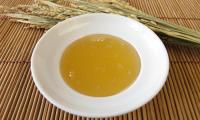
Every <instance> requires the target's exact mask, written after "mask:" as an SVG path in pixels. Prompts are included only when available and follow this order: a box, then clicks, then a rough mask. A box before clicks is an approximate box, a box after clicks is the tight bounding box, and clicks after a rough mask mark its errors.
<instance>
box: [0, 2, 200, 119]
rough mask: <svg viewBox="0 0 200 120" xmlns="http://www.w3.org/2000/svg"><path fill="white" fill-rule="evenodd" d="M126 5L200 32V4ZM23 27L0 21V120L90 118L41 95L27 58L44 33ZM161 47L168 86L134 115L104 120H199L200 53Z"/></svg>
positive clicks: (140, 3) (150, 3)
mask: <svg viewBox="0 0 200 120" xmlns="http://www.w3.org/2000/svg"><path fill="white" fill-rule="evenodd" d="M129 2H130V3H131V4H132V5H133V6H135V7H136V8H138V9H140V10H143V11H145V12H147V13H149V14H152V15H154V16H157V17H160V18H162V19H165V20H168V21H170V22H174V23H177V24H180V25H184V26H187V27H189V28H192V29H196V30H200V0H143V1H142V0H130V1H129ZM30 3H32V1H28V0H0V5H8V6H14V5H17V4H30ZM25 26H27V25H26V24H21V23H12V22H9V21H8V20H7V19H5V18H1V19H0V120H14V119H17V120H18V119H24V120H28V119H30V120H35V119H38V120H41V119H48V120H49V119H51V120H53V119H57V120H58V119H59V120H63V119H65V120H71V119H72V120H83V119H84V120H94V119H93V118H85V117H81V116H75V115H72V114H69V113H67V112H64V111H62V110H60V109H58V108H57V107H55V106H53V105H52V104H50V103H49V102H48V101H47V100H46V99H45V98H44V97H43V96H42V95H41V94H40V93H39V91H38V90H37V88H36V86H35V84H34V83H33V80H32V77H31V72H30V57H31V54H32V51H33V48H34V46H35V44H36V42H37V41H38V40H39V38H40V37H41V36H42V34H43V33H44V31H43V30H36V29H24V27H25ZM152 44H153V43H152ZM165 46H166V47H167V50H168V53H169V58H170V64H171V66H170V71H169V76H168V79H167V82H166V84H165V86H164V87H163V89H162V90H161V91H160V92H159V94H158V95H157V96H156V97H155V98H154V99H153V100H151V101H150V102H148V103H147V104H146V105H145V106H143V107H141V108H140V109H137V110H136V111H132V112H130V113H127V114H124V115H122V116H117V117H112V118H103V119H106V120H200V49H199V48H189V47H185V46H180V45H172V44H165ZM133 102H134V101H133ZM96 119H98V118H96ZM96 119H95V120H96Z"/></svg>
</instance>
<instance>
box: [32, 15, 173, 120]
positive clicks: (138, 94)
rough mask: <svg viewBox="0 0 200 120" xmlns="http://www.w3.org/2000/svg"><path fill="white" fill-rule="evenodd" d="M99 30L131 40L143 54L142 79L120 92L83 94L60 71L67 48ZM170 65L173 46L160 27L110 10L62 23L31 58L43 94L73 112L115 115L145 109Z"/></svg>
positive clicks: (96, 115)
mask: <svg viewBox="0 0 200 120" xmlns="http://www.w3.org/2000/svg"><path fill="white" fill-rule="evenodd" d="M96 33H98V34H111V35H114V36H118V37H120V38H122V39H124V40H126V41H128V42H129V43H130V44H132V45H133V46H134V47H135V48H136V50H137V52H138V53H139V56H140V59H141V70H140V74H139V76H138V77H137V80H136V81H135V82H134V83H133V84H132V85H131V86H130V87H129V88H128V89H126V90H124V91H122V92H120V93H119V94H116V95H114V96H109V97H88V96H85V95H82V94H80V93H78V92H76V91H74V90H72V89H71V88H70V87H69V86H68V85H67V84H66V83H65V82H64V81H63V79H62V77H61V75H60V72H59V61H60V58H61V55H62V52H63V50H64V49H65V48H66V47H67V46H68V45H69V44H70V43H71V42H73V41H74V40H76V39H78V38H80V37H82V36H86V35H89V34H96ZM168 69H169V60H168V55H167V51H166V49H165V47H164V45H163V43H162V42H161V40H160V39H159V38H158V37H157V35H156V34H155V33H154V32H152V31H151V30H150V29H149V28H147V27H146V26H144V25H143V24H141V23H139V22H137V21H134V20H132V19H129V18H126V17H122V16H119V15H113V14H104V13H96V14H86V15H81V16H77V17H73V18H70V19H67V20H65V21H63V22H61V23H59V24H57V25H56V26H54V27H53V28H51V29H50V30H48V31H47V32H46V33H45V34H44V35H43V36H42V38H41V39H40V40H39V42H38V43H37V45H36V47H35V49H34V51H33V54H32V58H31V72H32V76H33V80H34V82H35V84H36V86H37V88H38V89H39V91H40V92H41V93H42V95H43V96H44V97H45V98H46V99H47V100H49V101H50V102H51V103H53V104H54V105H55V106H57V107H59V108H61V109H63V110H65V111H67V112H70V113H73V114H76V115H81V116H87V117H108V116H115V115H119V114H123V113H127V112H129V111H132V110H135V109H137V108H139V107H140V106H142V105H144V104H145V103H147V102H148V101H149V100H151V99H152V98H153V97H154V96H155V95H156V94H157V93H158V92H159V90H160V89H161V88H162V86H163V85H164V83H165V81H166V78H167V74H168ZM113 87H115V86H114V85H113Z"/></svg>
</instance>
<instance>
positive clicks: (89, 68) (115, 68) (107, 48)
mask: <svg viewBox="0 0 200 120" xmlns="http://www.w3.org/2000/svg"><path fill="white" fill-rule="evenodd" d="M139 71H140V58H139V56H138V54H137V52H136V50H135V49H134V47H133V46H131V45H130V44H129V43H127V42H126V41H124V40H122V39H120V38H118V37H115V36H111V35H106V34H94V35H89V36H85V37H82V38H80V39H78V40H76V41H75V42H73V43H72V44H70V45H69V46H68V47H67V48H66V49H65V51H64V53H63V55H62V58H61V61H60V72H61V75H62V77H63V79H64V81H65V82H66V83H67V84H68V85H69V86H70V87H71V88H72V89H74V90H75V91H78V92H79V93H82V94H85V95H88V96H96V97H97V96H98V97H103V96H111V95H114V94H116V93H119V92H121V91H122V90H124V89H126V88H127V87H129V86H130V85H131V84H132V83H133V82H134V81H135V79H136V77H137V76H138V74H139Z"/></svg>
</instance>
